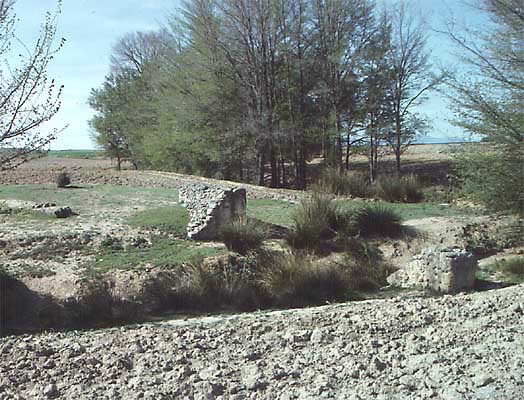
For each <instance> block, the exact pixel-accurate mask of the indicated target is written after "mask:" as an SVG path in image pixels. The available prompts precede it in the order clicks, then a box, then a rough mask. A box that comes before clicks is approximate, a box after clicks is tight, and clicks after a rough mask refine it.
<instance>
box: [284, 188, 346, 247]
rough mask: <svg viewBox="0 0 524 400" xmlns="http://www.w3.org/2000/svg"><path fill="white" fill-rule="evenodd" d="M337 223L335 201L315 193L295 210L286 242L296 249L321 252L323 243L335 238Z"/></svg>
mask: <svg viewBox="0 0 524 400" xmlns="http://www.w3.org/2000/svg"><path fill="white" fill-rule="evenodd" d="M337 222H338V206H337V204H336V203H335V202H334V201H333V199H331V198H330V197H328V196H325V195H321V194H319V193H313V194H312V195H311V197H309V198H305V199H304V200H302V202H301V203H300V205H299V207H298V208H297V209H296V210H295V213H294V215H293V226H292V227H291V230H290V232H289V234H288V236H287V238H286V240H287V242H288V243H289V244H290V245H291V246H292V247H293V248H295V249H308V250H313V251H321V247H322V241H323V240H325V239H329V238H333V237H334V235H335V231H334V230H333V226H334V225H335V224H336V223H337Z"/></svg>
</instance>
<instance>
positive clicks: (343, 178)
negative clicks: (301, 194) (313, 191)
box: [317, 168, 373, 198]
mask: <svg viewBox="0 0 524 400" xmlns="http://www.w3.org/2000/svg"><path fill="white" fill-rule="evenodd" d="M317 190H319V191H321V192H324V193H331V194H335V195H343V196H353V197H362V198H368V197H372V196H373V188H372V187H371V185H370V181H369V178H368V177H367V176H366V174H363V173H361V172H353V171H352V172H348V171H339V170H338V169H337V168H326V169H325V170H323V171H322V174H321V175H320V178H319V180H318V182H317Z"/></svg>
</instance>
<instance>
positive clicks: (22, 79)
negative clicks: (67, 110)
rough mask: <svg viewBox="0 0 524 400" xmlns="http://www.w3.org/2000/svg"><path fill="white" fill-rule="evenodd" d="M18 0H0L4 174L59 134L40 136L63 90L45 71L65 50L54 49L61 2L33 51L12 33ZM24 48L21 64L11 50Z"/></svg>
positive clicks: (0, 113) (1, 160) (0, 127)
mask: <svg viewBox="0 0 524 400" xmlns="http://www.w3.org/2000/svg"><path fill="white" fill-rule="evenodd" d="M14 3H15V1H14V0H0V57H3V60H2V62H1V63H0V170H6V169H11V168H14V167H16V166H18V165H20V164H21V163H23V162H25V161H27V160H28V159H29V157H30V156H31V155H33V154H35V152H37V151H39V150H43V149H44V148H45V146H47V145H48V144H49V143H50V142H51V140H53V139H54V138H55V137H56V133H57V131H56V130H54V131H52V132H45V131H42V130H41V129H42V125H43V124H44V123H45V122H47V121H49V120H50V119H51V118H52V117H53V116H54V115H55V114H56V113H57V112H58V110H59V108H60V96H61V93H62V86H57V85H56V83H55V82H54V80H49V79H48V77H47V68H48V66H49V62H50V61H51V60H52V59H53V57H54V55H55V54H56V53H57V51H59V50H60V48H61V47H62V46H63V44H64V42H65V40H64V39H61V40H60V41H59V43H58V44H55V36H56V23H57V18H58V15H59V13H60V7H61V2H60V1H59V2H58V7H57V10H56V12H55V13H54V14H51V13H47V14H46V18H45V22H44V23H43V24H42V27H41V33H40V36H39V37H38V39H37V41H36V43H35V44H34V46H33V48H32V49H30V48H28V47H26V46H25V45H24V44H23V43H21V41H20V40H19V39H18V38H17V36H16V35H15V32H14V28H15V23H16V16H15V15H14V13H13V7H14ZM15 46H16V48H17V49H18V48H22V52H21V54H19V61H18V64H17V65H14V63H13V62H12V57H10V56H12V53H13V51H14V49H13V47H15Z"/></svg>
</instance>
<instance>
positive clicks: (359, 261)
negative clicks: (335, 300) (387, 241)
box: [341, 239, 394, 291]
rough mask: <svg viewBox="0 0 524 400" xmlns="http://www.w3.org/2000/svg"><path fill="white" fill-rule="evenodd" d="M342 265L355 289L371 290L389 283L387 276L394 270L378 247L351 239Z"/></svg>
mask: <svg viewBox="0 0 524 400" xmlns="http://www.w3.org/2000/svg"><path fill="white" fill-rule="evenodd" d="M341 266H342V268H343V271H344V273H345V274H346V276H347V279H348V282H349V287H350V288H351V289H353V290H363V291H371V290H377V289H380V288H381V287H384V286H386V285H387V281H386V278H387V277H388V276H389V275H390V274H391V273H393V272H394V270H393V268H392V267H391V266H390V265H389V264H387V263H386V262H384V260H383V258H382V252H381V251H380V249H378V247H376V246H375V245H373V244H370V243H368V242H365V241H361V240H357V239H350V240H348V241H347V243H346V253H345V255H344V257H343V259H342V263H341Z"/></svg>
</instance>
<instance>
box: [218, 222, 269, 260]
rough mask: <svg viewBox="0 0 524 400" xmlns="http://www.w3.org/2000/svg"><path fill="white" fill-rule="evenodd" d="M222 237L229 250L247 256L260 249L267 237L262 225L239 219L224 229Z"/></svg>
mask: <svg viewBox="0 0 524 400" xmlns="http://www.w3.org/2000/svg"><path fill="white" fill-rule="evenodd" d="M220 237H221V239H222V241H223V242H224V244H225V245H226V247H227V248H228V250H231V251H235V252H237V253H239V254H242V255H245V254H247V253H248V252H250V251H256V250H258V249H260V247H261V246H262V244H263V242H264V238H265V237H266V232H265V230H264V227H263V226H262V224H261V223H260V222H259V221H257V220H254V219H249V218H248V219H247V220H242V219H237V220H235V221H233V222H232V223H230V224H228V225H226V226H224V227H222V229H221V232H220Z"/></svg>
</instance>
